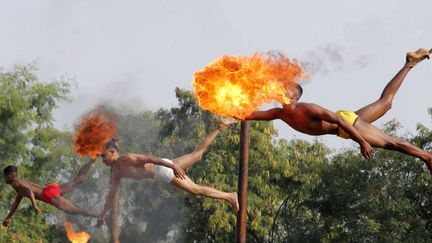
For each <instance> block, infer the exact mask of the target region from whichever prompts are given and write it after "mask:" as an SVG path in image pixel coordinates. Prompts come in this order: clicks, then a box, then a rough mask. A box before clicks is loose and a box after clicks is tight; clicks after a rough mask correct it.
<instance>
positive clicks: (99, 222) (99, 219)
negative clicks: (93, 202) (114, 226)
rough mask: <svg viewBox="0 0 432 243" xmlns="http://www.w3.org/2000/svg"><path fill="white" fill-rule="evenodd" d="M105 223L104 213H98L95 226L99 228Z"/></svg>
mask: <svg viewBox="0 0 432 243" xmlns="http://www.w3.org/2000/svg"><path fill="white" fill-rule="evenodd" d="M104 223H105V215H102V214H101V215H99V217H97V221H96V228H100V227H101V226H102V225H103V224H104Z"/></svg>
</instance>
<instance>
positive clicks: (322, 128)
mask: <svg viewBox="0 0 432 243" xmlns="http://www.w3.org/2000/svg"><path fill="white" fill-rule="evenodd" d="M431 53H432V49H431V50H429V51H428V50H426V49H424V48H420V49H419V50H417V51H416V52H409V53H407V55H406V63H405V65H404V66H403V67H402V69H401V70H400V71H399V72H398V73H397V74H396V75H395V77H394V78H393V79H391V80H390V82H389V83H388V84H387V85H386V87H385V88H384V90H383V92H382V94H381V96H380V98H379V99H378V100H376V101H375V102H373V103H371V104H368V105H366V106H364V107H362V108H361V109H359V110H357V111H355V112H353V111H345V110H343V111H338V112H337V113H334V112H332V111H329V110H327V109H325V108H323V107H321V106H319V105H316V104H311V103H299V102H298V100H299V98H300V96H301V95H302V93H303V89H302V88H301V86H300V85H299V86H297V89H294V90H289V91H288V93H287V98H289V99H290V100H291V101H292V103H291V104H283V105H282V106H283V108H274V109H270V110H266V111H256V112H254V113H252V114H251V115H250V116H248V117H246V120H274V119H281V120H283V121H284V122H285V123H287V124H288V125H289V126H291V127H292V128H293V129H295V130H297V131H299V132H302V133H305V134H309V135H324V134H337V135H338V136H340V137H343V138H351V139H352V140H354V141H356V142H357V143H358V144H359V145H360V147H361V152H362V154H363V156H365V157H366V158H369V157H370V156H371V154H372V150H371V146H373V147H376V148H384V149H389V150H396V151H399V152H402V153H405V154H408V155H411V156H414V157H417V158H420V159H421V160H423V161H424V162H425V163H426V165H427V167H428V169H429V171H430V172H431V173H432V153H430V152H427V151H424V150H422V149H420V148H418V147H416V146H414V145H412V144H409V143H408V142H406V141H403V140H401V139H398V138H394V137H391V136H388V135H387V134H385V133H383V132H381V131H380V130H379V129H378V128H376V127H375V126H373V125H372V124H371V123H372V122H374V121H375V120H377V119H378V118H380V117H381V116H383V115H384V114H385V113H386V112H387V111H388V110H389V109H390V108H391V105H392V101H393V98H394V96H395V94H396V92H397V90H398V89H399V87H400V86H401V84H402V81H403V80H404V79H405V77H406V75H407V74H408V72H409V71H410V70H411V69H412V68H413V67H414V66H415V65H416V64H418V63H420V62H421V61H423V60H424V59H426V58H428V57H429V55H430V54H431ZM339 112H340V113H339Z"/></svg>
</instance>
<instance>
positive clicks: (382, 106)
mask: <svg viewBox="0 0 432 243" xmlns="http://www.w3.org/2000/svg"><path fill="white" fill-rule="evenodd" d="M428 55H429V52H428V51H427V50H426V49H419V50H418V51H416V52H410V53H408V54H407V60H406V63H405V65H404V67H403V68H402V69H401V70H400V71H399V72H398V73H397V74H396V76H394V78H393V79H392V80H390V82H389V83H388V84H387V85H386V86H385V88H384V90H383V92H382V93H381V96H380V98H379V99H378V100H377V101H375V102H373V103H371V104H369V105H367V106H365V107H363V108H360V109H359V110H357V111H356V112H355V113H356V114H357V115H358V116H360V117H361V118H362V119H363V121H365V122H367V123H372V122H374V121H376V120H377V119H378V118H380V117H382V116H383V115H384V114H385V113H386V112H387V111H388V110H390V108H391V106H392V103H393V98H394V96H395V94H396V92H397V91H398V90H399V87H400V86H401V84H402V82H403V80H404V79H405V77H406V75H407V74H408V72H409V71H410V70H411V68H412V67H413V66H415V65H416V64H417V63H419V62H421V61H422V60H424V59H425V58H426V57H427V56H428Z"/></svg>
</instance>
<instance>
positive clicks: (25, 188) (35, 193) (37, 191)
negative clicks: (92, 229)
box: [3, 160, 98, 226]
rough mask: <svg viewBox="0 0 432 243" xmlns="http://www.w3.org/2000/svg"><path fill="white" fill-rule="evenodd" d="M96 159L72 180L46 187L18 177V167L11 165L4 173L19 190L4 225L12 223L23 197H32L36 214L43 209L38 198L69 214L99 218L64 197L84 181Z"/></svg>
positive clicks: (9, 182) (9, 181)
mask: <svg viewBox="0 0 432 243" xmlns="http://www.w3.org/2000/svg"><path fill="white" fill-rule="evenodd" d="M94 162H95V160H90V162H88V163H87V164H85V165H84V167H83V168H81V170H80V171H79V172H78V175H77V176H76V177H75V178H74V179H73V180H72V181H70V182H68V183H66V184H63V185H59V184H49V185H46V186H45V187H43V188H42V187H41V186H40V185H38V184H36V183H33V182H31V181H27V180H21V179H18V178H17V177H18V168H17V167H15V166H13V165H9V166H7V167H6V168H5V169H4V170H3V175H4V178H5V181H6V183H7V184H9V185H11V186H12V187H13V188H14V189H15V191H16V192H17V196H16V198H15V201H14V203H13V204H12V207H11V209H10V212H9V214H8V215H7V216H6V218H5V220H4V221H3V226H9V224H10V223H11V218H12V215H13V214H14V213H15V211H16V210H17V208H18V206H19V204H20V202H21V200H22V198H23V197H28V198H30V201H31V204H32V207H33V209H34V210H35V213H36V215H38V214H39V213H40V212H41V210H40V209H39V208H38V207H37V205H36V200H40V201H43V202H45V203H48V204H50V205H53V206H54V207H56V208H58V209H60V210H62V211H65V212H66V213H69V214H76V215H83V216H87V217H94V218H97V216H98V214H94V213H91V212H89V211H87V210H85V209H82V208H79V207H77V206H75V205H74V204H73V203H72V202H70V201H69V200H67V199H66V198H64V197H62V196H61V195H62V194H63V193H68V192H70V191H72V190H73V189H74V188H75V187H76V186H77V185H78V184H80V183H81V182H83V181H84V179H85V178H86V175H87V173H88V172H89V170H90V168H91V166H92V165H93V164H94Z"/></svg>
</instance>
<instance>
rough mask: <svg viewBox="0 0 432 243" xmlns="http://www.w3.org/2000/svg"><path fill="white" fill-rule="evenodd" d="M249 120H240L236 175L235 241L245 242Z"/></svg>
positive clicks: (238, 242)
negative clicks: (237, 169)
mask: <svg viewBox="0 0 432 243" xmlns="http://www.w3.org/2000/svg"><path fill="white" fill-rule="evenodd" d="M249 126H250V125H249V122H248V121H242V122H241V131H240V161H239V177H238V190H237V191H238V199H239V205H240V211H239V212H238V214H237V234H236V236H237V241H236V242H237V243H246V219H247V190H248V189H247V188H248V166H249Z"/></svg>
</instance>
